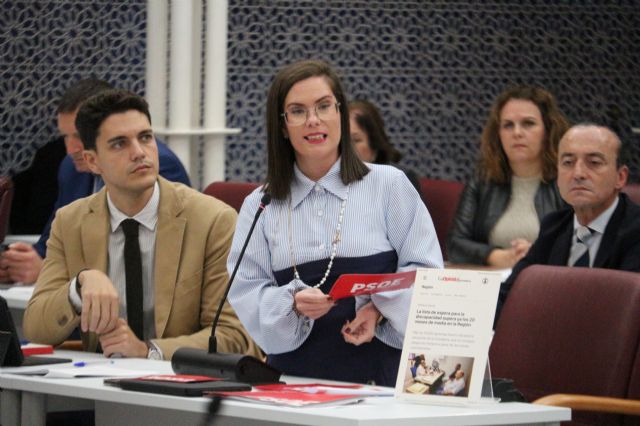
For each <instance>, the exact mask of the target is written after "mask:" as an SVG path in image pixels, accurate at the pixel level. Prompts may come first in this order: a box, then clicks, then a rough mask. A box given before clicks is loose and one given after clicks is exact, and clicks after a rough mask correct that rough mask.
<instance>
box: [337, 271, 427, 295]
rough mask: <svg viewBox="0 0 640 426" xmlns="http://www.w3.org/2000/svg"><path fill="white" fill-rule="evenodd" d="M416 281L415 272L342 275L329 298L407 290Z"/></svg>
mask: <svg viewBox="0 0 640 426" xmlns="http://www.w3.org/2000/svg"><path fill="white" fill-rule="evenodd" d="M415 280H416V271H407V272H396V273H393V274H344V275H340V277H339V278H338V279H337V280H336V282H335V284H333V287H331V291H330V292H329V296H331V298H332V299H333V300H338V299H344V298H345V297H353V296H361V295H363V294H374V293H382V292H384V291H394V290H400V289H403V288H409V287H411V286H412V285H413V282H414V281H415Z"/></svg>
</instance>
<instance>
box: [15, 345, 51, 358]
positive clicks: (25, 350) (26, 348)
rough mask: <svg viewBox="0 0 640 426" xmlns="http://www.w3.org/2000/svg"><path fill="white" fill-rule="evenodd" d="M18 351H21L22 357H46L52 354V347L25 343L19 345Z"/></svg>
mask: <svg viewBox="0 0 640 426" xmlns="http://www.w3.org/2000/svg"><path fill="white" fill-rule="evenodd" d="M20 349H22V355H24V356H30V355H47V354H52V353H53V346H51V345H41V344H39V343H26V344H24V345H21V346H20Z"/></svg>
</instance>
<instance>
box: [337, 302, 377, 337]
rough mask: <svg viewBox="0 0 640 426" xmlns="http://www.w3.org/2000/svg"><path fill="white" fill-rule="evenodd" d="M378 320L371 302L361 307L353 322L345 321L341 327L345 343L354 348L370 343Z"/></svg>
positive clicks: (375, 309)
mask: <svg viewBox="0 0 640 426" xmlns="http://www.w3.org/2000/svg"><path fill="white" fill-rule="evenodd" d="M379 318H380V312H379V311H378V309H377V308H376V306H375V305H374V304H373V303H372V302H369V303H367V304H366V305H364V306H363V307H361V308H360V309H359V310H358V312H357V313H356V317H355V318H354V319H353V321H347V323H346V324H345V325H343V326H342V330H341V332H342V337H344V340H345V342H347V343H351V344H354V345H356V346H359V345H361V344H363V343H367V342H370V341H371V340H372V339H373V336H374V335H375V331H376V325H378V319H379Z"/></svg>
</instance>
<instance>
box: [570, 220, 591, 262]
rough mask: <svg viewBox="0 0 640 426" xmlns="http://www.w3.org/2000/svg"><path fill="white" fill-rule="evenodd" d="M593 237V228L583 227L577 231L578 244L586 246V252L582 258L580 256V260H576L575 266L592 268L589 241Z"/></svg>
mask: <svg viewBox="0 0 640 426" xmlns="http://www.w3.org/2000/svg"><path fill="white" fill-rule="evenodd" d="M592 236H593V234H592V233H591V228H589V227H586V226H581V227H579V228H578V229H577V230H576V238H577V240H578V243H580V244H582V245H584V248H585V250H584V253H583V254H582V256H580V257H579V258H578V260H576V261H575V262H574V263H573V266H577V267H585V268H588V267H589V266H590V262H589V260H590V259H589V240H590V239H591V237H592Z"/></svg>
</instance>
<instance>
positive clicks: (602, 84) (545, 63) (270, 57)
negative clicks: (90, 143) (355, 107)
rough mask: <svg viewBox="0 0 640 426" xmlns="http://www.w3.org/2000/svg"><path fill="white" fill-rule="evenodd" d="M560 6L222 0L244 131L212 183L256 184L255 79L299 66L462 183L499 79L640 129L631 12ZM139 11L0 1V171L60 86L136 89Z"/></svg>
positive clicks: (639, 24) (422, 160)
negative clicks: (327, 67)
mask: <svg viewBox="0 0 640 426" xmlns="http://www.w3.org/2000/svg"><path fill="white" fill-rule="evenodd" d="M209 1H211V0H209ZM559 3H560V4H556V2H552V1H532V2H526V4H522V3H518V2H504V1H493V2H480V1H444V0H443V1H430V2H426V1H408V0H398V1H380V0H372V1H361V0H354V1H342V0H314V1H308V0H298V1H267V0H229V43H228V46H229V48H228V67H229V69H228V113H227V124H228V126H229V127H241V128H243V129H244V132H243V133H242V134H241V135H238V136H232V137H229V138H228V146H227V178H229V179H233V180H251V181H258V180H261V179H263V178H264V175H265V131H264V102H265V98H266V92H267V90H268V86H269V82H270V80H271V78H272V77H273V75H274V73H275V72H276V70H277V69H278V68H280V67H281V66H282V65H284V64H287V63H290V62H292V61H295V60H299V59H304V58H311V57H314V58H323V59H326V60H328V61H330V62H331V63H333V64H334V65H335V66H336V68H337V69H338V70H339V72H340V74H341V75H342V76H343V80H344V83H345V86H346V88H347V90H348V92H349V93H350V95H351V97H354V98H369V99H371V100H373V101H374V102H376V103H377V104H378V105H379V106H380V108H381V109H382V111H383V114H384V117H385V120H386V122H387V127H388V130H389V133H390V135H391V137H392V140H393V141H394V143H395V144H396V145H397V146H398V148H399V149H400V150H401V151H402V152H403V153H404V154H405V159H404V160H403V162H402V163H403V164H405V165H407V166H409V167H411V168H413V169H414V170H416V171H417V172H418V173H420V174H422V175H425V176H430V177H435V178H446V179H457V180H466V178H467V177H468V176H469V175H470V173H471V171H472V170H473V166H474V163H475V158H476V152H477V140H478V135H479V133H480V130H481V128H482V126H483V123H484V120H485V119H486V114H487V112H488V109H489V106H490V104H491V102H492V100H493V98H494V97H495V96H496V95H497V94H498V93H499V92H500V91H501V90H502V89H503V88H504V87H505V86H507V85H509V84H510V83H516V82H519V83H520V82H522V83H536V84H541V85H543V86H544V87H546V88H548V89H549V90H551V91H552V92H554V93H555V94H556V96H557V98H558V100H559V102H560V105H561V107H562V108H563V110H564V111H565V112H566V113H567V115H568V116H569V117H570V118H571V119H572V120H581V119H583V118H584V117H589V118H593V117H595V118H599V117H603V116H604V114H605V112H606V110H608V109H609V108H611V107H614V106H615V107H617V108H619V109H620V110H621V111H623V112H624V113H625V114H626V116H627V117H629V118H630V119H633V120H635V124H636V125H640V96H639V94H640V69H639V65H638V64H640V49H638V48H637V46H638V45H640V7H639V6H638V3H637V1H632V0H629V1H619V2H615V3H613V4H604V3H605V2H595V1H594V2H590V1H580V2H577V1H576V2H572V1H563V2H559ZM606 3H609V2H606ZM145 9H146V2H145V1H144V0H127V1H124V0H123V1H114V0H93V1H73V0H57V1H53V0H49V1H45V0H29V1H27V0H25V1H17V0H8V1H7V0H5V1H2V2H1V3H0V122H1V124H2V127H1V129H0V173H7V172H15V171H18V170H21V169H23V168H25V167H27V166H28V164H29V163H30V161H31V158H32V156H33V153H34V152H35V149H36V148H37V147H39V146H41V145H42V144H43V143H45V142H46V141H47V140H49V139H50V138H51V137H52V136H53V135H55V105H56V100H57V98H58V96H59V95H60V94H61V92H62V91H63V89H64V88H65V87H66V86H68V84H70V82H73V81H75V80H77V79H79V78H82V77H87V76H89V75H94V76H97V77H101V78H105V79H107V80H109V81H111V82H112V83H113V84H115V85H118V86H120V87H125V88H129V89H131V90H134V91H136V92H138V93H143V92H144V57H145V55H144V49H145V25H146V17H145ZM633 143H634V146H633V149H632V153H633V169H634V173H635V176H636V177H637V176H638V169H639V168H640V167H639V166H640V142H639V141H638V138H637V137H636V138H635V139H634V141H633Z"/></svg>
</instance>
